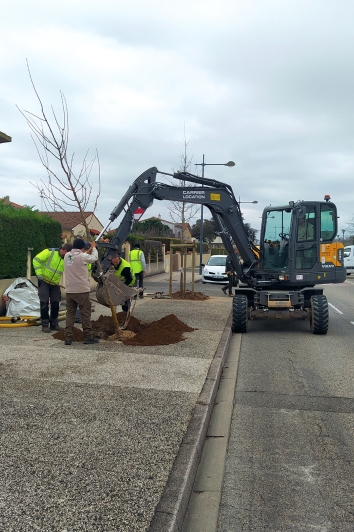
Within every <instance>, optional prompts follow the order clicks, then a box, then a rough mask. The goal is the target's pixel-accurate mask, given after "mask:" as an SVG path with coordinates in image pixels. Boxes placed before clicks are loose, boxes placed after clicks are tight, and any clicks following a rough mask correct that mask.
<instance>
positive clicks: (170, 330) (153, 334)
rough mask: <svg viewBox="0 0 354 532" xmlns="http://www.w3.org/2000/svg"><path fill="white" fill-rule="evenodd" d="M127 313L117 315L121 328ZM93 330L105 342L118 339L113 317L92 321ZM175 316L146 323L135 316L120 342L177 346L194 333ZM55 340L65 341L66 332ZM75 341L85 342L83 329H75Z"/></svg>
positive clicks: (60, 332)
mask: <svg viewBox="0 0 354 532" xmlns="http://www.w3.org/2000/svg"><path fill="white" fill-rule="evenodd" d="M126 316H127V315H126V313H125V312H119V313H117V319H118V324H119V326H123V325H124V324H125V320H126ZM92 330H93V334H94V336H95V337H96V338H101V339H104V340H107V339H110V337H112V339H116V337H115V336H114V334H115V329H114V324H113V321H112V316H102V315H101V316H100V317H99V318H98V320H95V321H92ZM194 330H195V329H193V328H192V327H189V326H188V325H186V324H185V323H183V321H181V320H179V319H178V318H177V316H175V315H174V314H168V315H167V316H165V317H164V318H161V319H160V320H157V321H153V322H151V323H146V322H143V321H140V320H138V319H137V318H135V317H134V316H131V318H130V319H129V322H128V325H127V327H126V329H125V330H123V331H122V335H121V338H120V341H121V342H122V343H123V344H125V345H142V346H143V345H169V344H176V343H178V342H181V341H182V340H184V336H183V333H185V332H191V331H194ZM53 338H56V339H57V340H64V331H58V332H56V333H55V334H53ZM73 341H74V342H83V341H84V334H83V332H82V330H81V329H78V328H77V327H74V329H73Z"/></svg>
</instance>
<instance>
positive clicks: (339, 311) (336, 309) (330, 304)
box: [328, 303, 343, 314]
mask: <svg viewBox="0 0 354 532" xmlns="http://www.w3.org/2000/svg"><path fill="white" fill-rule="evenodd" d="M328 304H329V306H330V307H332V308H333V309H334V310H335V311H336V312H338V314H343V312H342V311H341V310H339V309H338V308H337V307H335V306H334V305H332V303H328Z"/></svg>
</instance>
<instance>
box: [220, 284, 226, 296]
mask: <svg viewBox="0 0 354 532" xmlns="http://www.w3.org/2000/svg"><path fill="white" fill-rule="evenodd" d="M221 290H222V291H223V292H224V294H225V296H226V286H224V288H222V289H221Z"/></svg>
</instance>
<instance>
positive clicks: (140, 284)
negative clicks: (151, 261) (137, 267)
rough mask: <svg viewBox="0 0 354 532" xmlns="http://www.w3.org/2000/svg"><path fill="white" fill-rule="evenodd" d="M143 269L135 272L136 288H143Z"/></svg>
mask: <svg viewBox="0 0 354 532" xmlns="http://www.w3.org/2000/svg"><path fill="white" fill-rule="evenodd" d="M143 285H144V271H143V270H141V272H139V273H135V283H134V286H137V287H138V288H144V286H143Z"/></svg>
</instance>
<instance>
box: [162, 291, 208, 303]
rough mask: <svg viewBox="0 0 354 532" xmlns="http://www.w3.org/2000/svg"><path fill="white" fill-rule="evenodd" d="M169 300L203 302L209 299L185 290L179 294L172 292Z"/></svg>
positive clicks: (203, 295) (200, 293) (198, 293)
mask: <svg viewBox="0 0 354 532" xmlns="http://www.w3.org/2000/svg"><path fill="white" fill-rule="evenodd" d="M171 299H189V300H191V301H205V300H206V299H210V297H209V296H207V295H205V294H203V293H202V292H194V294H193V293H192V292H191V290H186V291H185V292H181V291H180V290H179V291H178V292H174V293H173V294H172V296H171Z"/></svg>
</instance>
